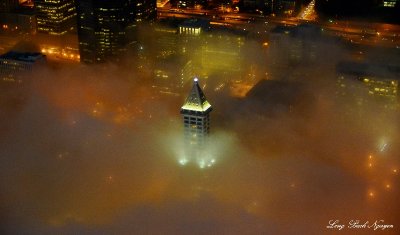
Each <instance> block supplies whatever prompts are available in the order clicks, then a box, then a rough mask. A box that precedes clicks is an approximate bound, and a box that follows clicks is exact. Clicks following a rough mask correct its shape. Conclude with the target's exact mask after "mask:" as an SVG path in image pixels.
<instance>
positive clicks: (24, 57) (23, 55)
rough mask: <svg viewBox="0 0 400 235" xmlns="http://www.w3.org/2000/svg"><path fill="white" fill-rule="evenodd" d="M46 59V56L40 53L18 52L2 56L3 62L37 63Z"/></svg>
mask: <svg viewBox="0 0 400 235" xmlns="http://www.w3.org/2000/svg"><path fill="white" fill-rule="evenodd" d="M44 58H46V56H45V55H44V54H42V53H40V52H17V51H9V52H7V53H6V54H3V55H1V56H0V59H2V60H18V61H23V62H32V63H34V62H36V61H37V60H41V59H44Z"/></svg>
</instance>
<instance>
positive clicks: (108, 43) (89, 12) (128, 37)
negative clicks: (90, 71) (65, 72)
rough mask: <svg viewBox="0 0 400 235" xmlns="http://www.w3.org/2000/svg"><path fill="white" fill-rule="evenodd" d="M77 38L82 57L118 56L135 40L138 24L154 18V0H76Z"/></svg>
mask: <svg viewBox="0 0 400 235" xmlns="http://www.w3.org/2000/svg"><path fill="white" fill-rule="evenodd" d="M76 4H77V11H78V39H79V51H80V56H81V61H82V62H84V63H101V62H105V61H108V60H113V59H118V58H119V57H120V56H121V55H123V54H124V53H125V52H126V51H127V50H128V48H132V47H133V46H134V45H135V44H136V41H137V35H136V34H137V24H138V23H139V22H141V21H148V20H153V19H155V17H156V16H157V15H156V0H147V1H146V0H139V1H135V0H113V1H110V0H79V1H77V2H76Z"/></svg>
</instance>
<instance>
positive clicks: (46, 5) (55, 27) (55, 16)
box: [34, 0, 76, 35]
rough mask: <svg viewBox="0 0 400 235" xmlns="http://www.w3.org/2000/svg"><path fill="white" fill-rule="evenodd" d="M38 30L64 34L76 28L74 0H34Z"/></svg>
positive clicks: (52, 33)
mask: <svg viewBox="0 0 400 235" xmlns="http://www.w3.org/2000/svg"><path fill="white" fill-rule="evenodd" d="M34 5H35V9H36V14H37V16H36V18H37V27H38V32H41V33H47V34H50V35H64V34H66V33H68V32H71V31H74V30H76V9H75V1H74V0H51V1H49V0H34Z"/></svg>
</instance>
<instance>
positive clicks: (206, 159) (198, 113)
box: [179, 78, 214, 168]
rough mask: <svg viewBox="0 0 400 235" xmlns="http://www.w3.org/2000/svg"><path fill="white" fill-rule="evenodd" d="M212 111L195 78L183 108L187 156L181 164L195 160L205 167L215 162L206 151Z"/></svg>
mask: <svg viewBox="0 0 400 235" xmlns="http://www.w3.org/2000/svg"><path fill="white" fill-rule="evenodd" d="M211 111H212V107H211V105H210V103H209V102H208V101H207V99H206V96H205V95H204V93H203V91H202V90H201V88H200V86H199V81H198V79H197V78H195V79H194V82H193V87H192V90H191V91H190V93H189V96H188V97H187V98H186V101H185V103H184V104H183V106H182V108H181V114H182V116H183V123H184V135H185V149H184V152H185V154H184V155H185V156H184V157H182V158H181V159H179V163H180V164H181V165H185V164H186V163H188V162H190V161H195V162H196V163H197V164H198V165H199V167H200V168H204V167H210V166H211V165H212V164H213V163H214V159H212V157H211V156H209V153H207V151H206V147H207V146H206V144H207V138H208V134H209V132H210V112H211Z"/></svg>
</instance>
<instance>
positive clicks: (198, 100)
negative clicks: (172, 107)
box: [182, 77, 212, 112]
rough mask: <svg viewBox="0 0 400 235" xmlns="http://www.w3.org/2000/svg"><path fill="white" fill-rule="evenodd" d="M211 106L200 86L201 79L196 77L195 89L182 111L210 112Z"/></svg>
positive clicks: (194, 81)
mask: <svg viewBox="0 0 400 235" xmlns="http://www.w3.org/2000/svg"><path fill="white" fill-rule="evenodd" d="M211 109H212V108H211V105H210V103H209V102H208V101H207V99H206V96H205V95H204V93H203V91H202V90H201V88H200V86H199V79H198V78H197V77H195V78H194V79H193V87H192V90H191V91H190V93H189V96H188V97H187V98H186V101H185V103H184V104H183V106H182V111H183V110H187V111H197V112H210V111H211Z"/></svg>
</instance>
